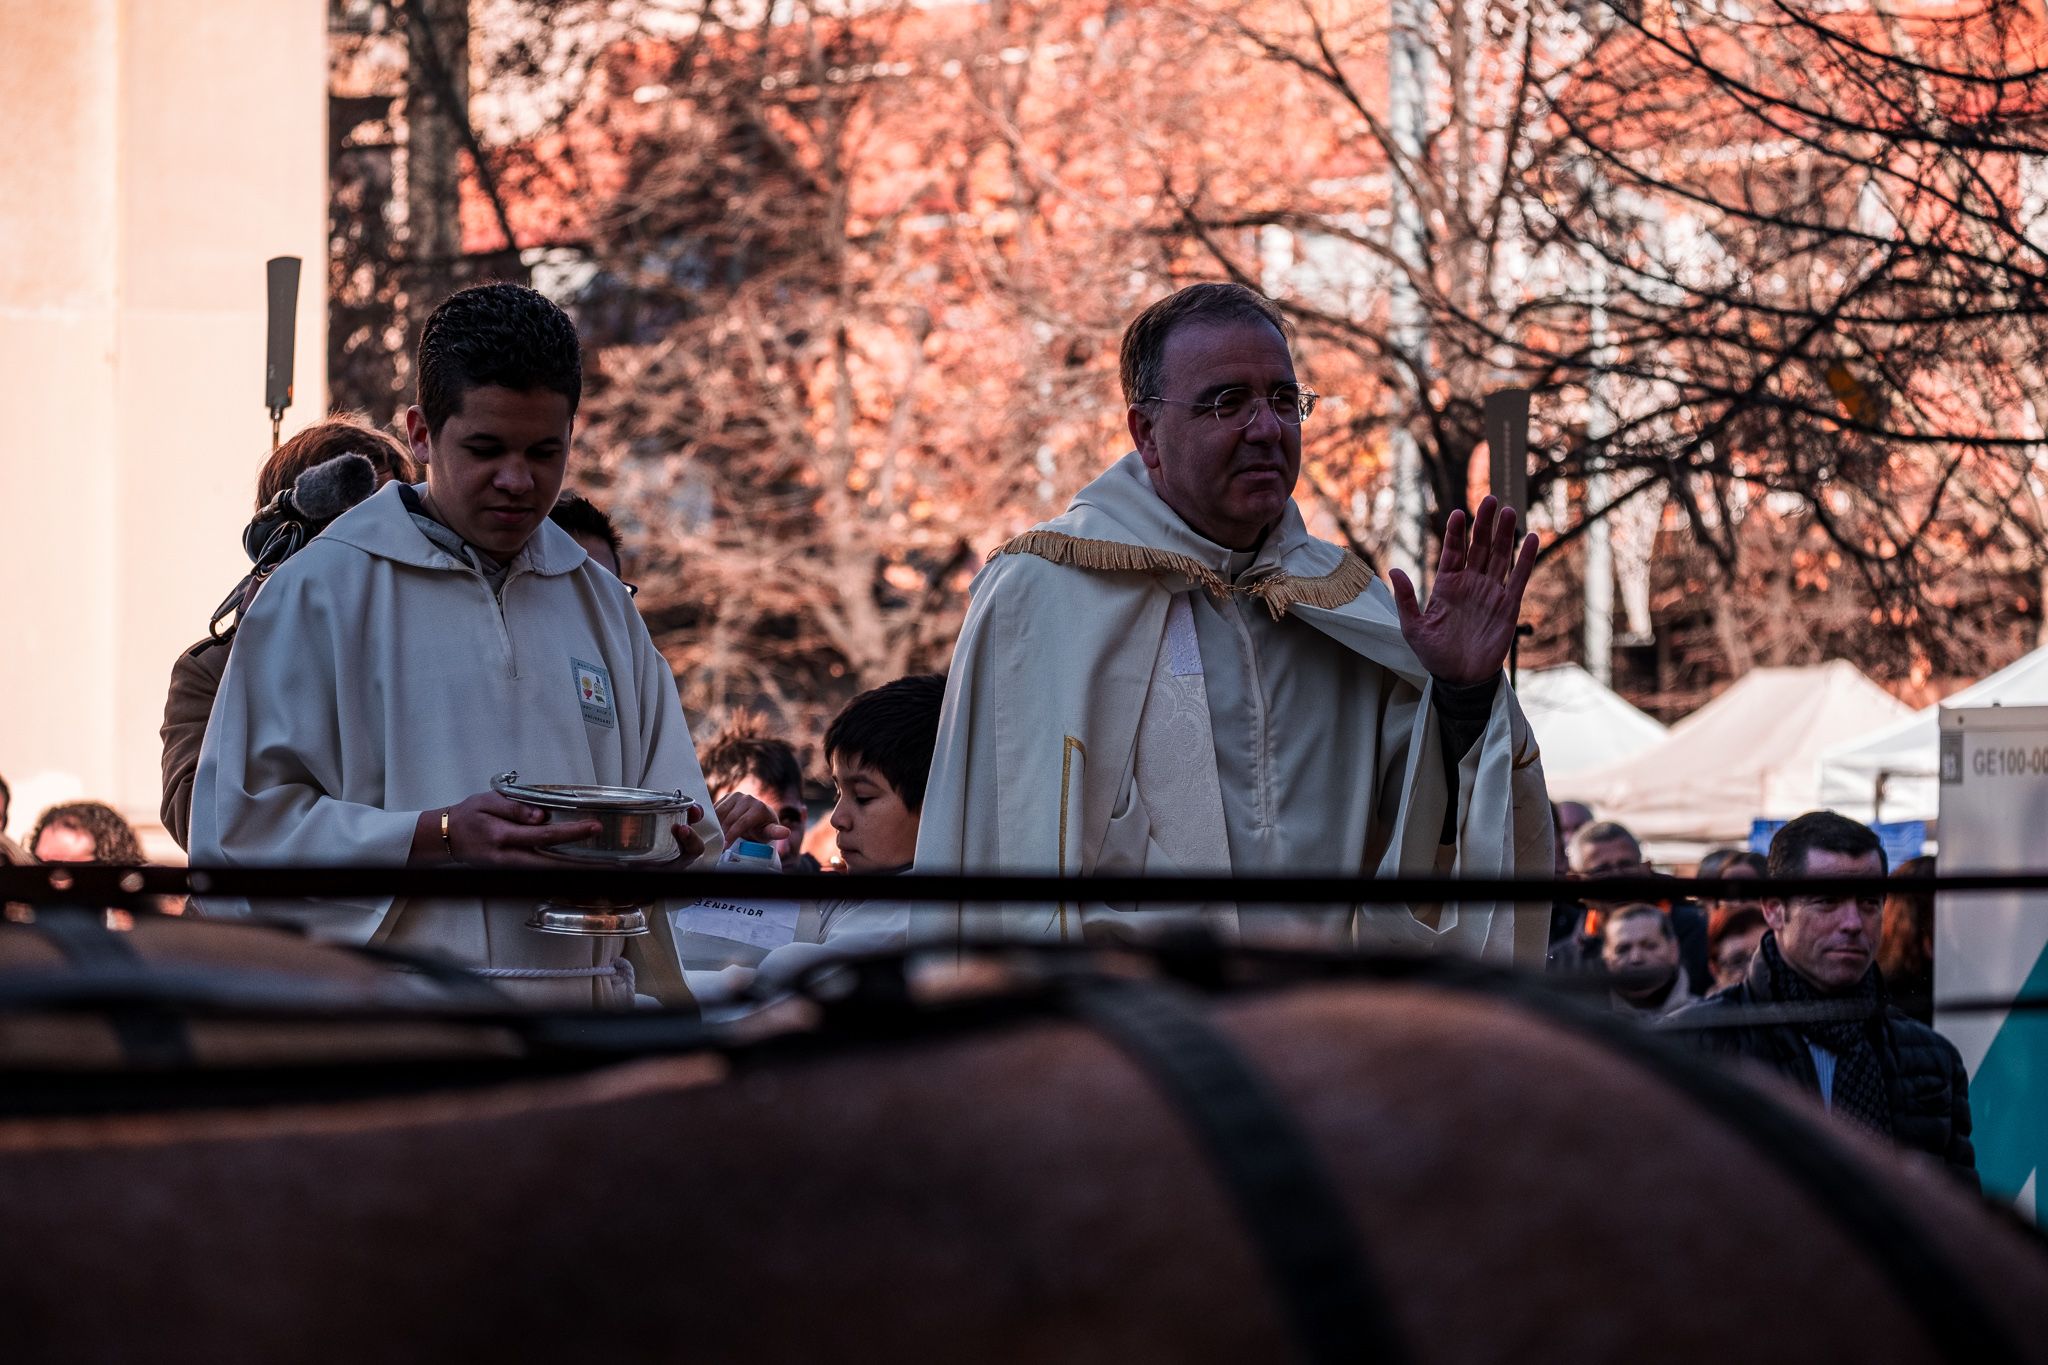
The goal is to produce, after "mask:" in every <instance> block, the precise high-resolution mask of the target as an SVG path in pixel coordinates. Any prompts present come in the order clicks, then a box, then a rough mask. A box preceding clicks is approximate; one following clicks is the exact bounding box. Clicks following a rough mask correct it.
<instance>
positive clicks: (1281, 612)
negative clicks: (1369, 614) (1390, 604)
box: [1243, 550, 1372, 621]
mask: <svg viewBox="0 0 2048 1365" xmlns="http://www.w3.org/2000/svg"><path fill="white" fill-rule="evenodd" d="M1371 585H1372V568H1371V566H1370V565H1368V564H1367V563H1366V562H1365V561H1364V560H1362V559H1360V558H1359V557H1358V556H1357V555H1355V554H1353V553H1351V551H1349V550H1346V551H1344V558H1343V559H1341V560H1339V561H1338V562H1337V567H1336V568H1334V569H1332V570H1330V571H1329V572H1328V573H1326V574H1324V575H1323V576H1322V577H1321V578H1296V577H1295V576H1294V575H1293V574H1284V573H1283V574H1276V575H1274V576H1273V577H1272V578H1267V579H1262V580H1261V581H1259V582H1257V583H1253V584H1251V585H1250V586H1249V587H1246V588H1245V589H1243V591H1245V592H1248V593H1250V594H1251V595H1252V596H1254V597H1256V598H1258V599H1259V600H1260V601H1261V602H1264V603H1265V604H1266V610H1267V611H1270V612H1272V613H1273V619H1274V620H1276V621H1277V620H1279V619H1280V618H1281V617H1283V616H1285V615H1286V614H1287V609H1288V608H1289V607H1297V606H1299V607H1321V608H1323V609H1324V610H1325V611H1335V610H1336V609H1337V608H1338V607H1341V606H1344V605H1345V604H1346V603H1348V602H1350V601H1352V600H1353V599H1354V598H1356V597H1357V596H1358V594H1360V593H1362V592H1364V591H1365V590H1366V589H1367V588H1368V587H1370V586H1371Z"/></svg>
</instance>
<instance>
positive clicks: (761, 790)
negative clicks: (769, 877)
mask: <svg viewBox="0 0 2048 1365" xmlns="http://www.w3.org/2000/svg"><path fill="white" fill-rule="evenodd" d="M761 729H762V727H761V721H760V719H759V718H758V717H756V716H753V715H750V714H748V713H746V712H741V713H740V714H738V715H736V716H734V717H733V718H732V720H731V721H730V722H728V723H727V724H726V726H725V728H724V729H722V730H720V731H719V732H718V733H717V734H716V735H714V736H713V737H712V739H711V742H710V743H709V744H707V745H705V746H704V780H705V781H706V782H709V783H710V784H711V795H712V797H713V798H714V799H716V798H718V797H722V796H725V795H727V794H728V793H731V792H743V793H745V794H746V795H748V796H751V797H753V798H754V799H755V800H757V801H759V802H760V803H761V804H762V805H764V806H766V807H768V809H769V810H772V811H774V812H775V819H776V822H777V823H778V824H780V825H782V826H783V828H785V829H787V830H788V831H789V833H788V834H787V835H786V836H784V837H783V838H781V839H777V840H776V841H775V854H776V857H778V858H779V859H781V861H782V870H783V871H785V872H816V871H818V870H819V869H818V861H817V859H815V858H813V857H811V856H810V855H809V854H807V853H805V852H804V851H803V843H804V827H805V826H806V825H807V824H808V823H809V821H810V814H809V812H808V811H807V810H806V809H805V806H804V766H803V762H802V760H801V759H799V758H798V757H797V754H796V750H795V749H794V748H792V747H791V746H790V744H789V742H788V741H787V740H781V739H776V738H774V737H772V736H770V735H765V734H763V733H762V732H761Z"/></svg>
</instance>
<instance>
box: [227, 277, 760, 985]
mask: <svg viewBox="0 0 2048 1365" xmlns="http://www.w3.org/2000/svg"><path fill="white" fill-rule="evenodd" d="M416 371H417V373H418V375H419V388H420V403H419V404H418V405H416V406H414V407H412V408H411V409H409V410H408V411H407V413H406V426H407V431H408V434H409V436H410V437H411V440H412V446H413V453H414V454H415V455H416V456H417V457H418V458H419V460H420V461H421V463H422V464H424V465H425V466H426V469H427V481H426V482H425V483H423V484H420V485H417V486H407V485H404V484H396V483H394V484H389V485H386V486H385V487H384V488H383V489H382V490H381V491H380V492H378V493H377V494H376V495H374V496H373V497H371V498H369V499H368V500H366V501H364V502H362V503H360V504H358V505H357V506H355V507H354V508H352V509H350V510H349V511H348V512H347V513H345V514H343V515H342V516H341V517H340V518H339V519H337V520H336V521H335V522H334V523H333V524H332V525H331V526H329V527H328V528H327V529H326V531H324V532H323V533H322V534H321V535H319V536H318V537H316V538H315V539H314V540H313V541H311V542H310V543H309V544H307V546H306V547H305V548H304V549H302V550H301V551H299V553H297V554H296V555H294V556H292V557H291V558H290V559H288V560H287V561H285V563H284V564H283V565H282V566H280V567H279V568H278V570H277V571H276V573H275V574H273V575H272V576H271V578H270V580H269V581H268V582H267V583H266V584H265V586H264V587H263V589H262V591H260V592H259V593H258V594H257V595H256V597H255V600H254V601H253V603H252V604H251V605H250V608H249V610H248V612H247V614H246V615H245V616H244V618H243V620H242V623H241V627H240V629H239V631H238V639H237V642H236V645H235V652H234V654H233V656H232V657H231V659H230V661H229V663H228V667H227V672H226V674H225V676H224V677H223V678H222V680H221V688H220V692H219V694H218V696H217V697H216V699H215V702H214V708H213V716H212V719H211V721H210V723H209V725H208V728H207V732H206V740H205V743H204V746H203V747H202V749H201V753H200V760H199V772H198V776H197V778H196V780H195V782H194V784H193V799H192V850H191V851H192V861H193V864H194V865H195V866H234V865H244V866H247V865H265V864H293V863H297V864H308V865H316V866H317V865H323V864H334V865H346V864H381V865H387V866H400V865H409V866H421V867H428V866H436V865H443V866H445V865H448V864H451V863H452V864H464V865H469V866H489V867H519V866H528V867H553V868H556V869H560V868H564V867H566V866H569V865H568V864H564V863H562V862H559V861H550V860H549V859H548V858H547V857H546V855H545V850H546V849H547V847H548V846H549V845H552V844H558V843H563V842H567V841H571V840H576V839H584V838H588V837H590V836H591V835H592V834H594V833H596V832H597V828H598V826H597V825H596V824H595V823H594V822H589V821H579V822H574V823H567V824H556V825H547V824H544V823H543V822H544V820H545V818H546V817H545V813H544V812H542V811H540V810H537V809H535V808H534V807H532V806H528V805H525V804H522V803H520V802H517V801H513V800H510V799H508V798H506V797H504V796H501V795H499V794H497V793H496V792H494V791H492V790H491V789H490V783H491V779H492V778H493V777H494V776H496V775H498V774H501V773H504V772H507V771H511V770H516V771H517V772H518V774H519V776H520V779H521V780H522V781H524V782H534V783H569V784H577V785H601V786H621V787H639V788H647V789H653V790H660V791H677V790H680V791H683V792H684V793H686V794H687V795H689V796H692V797H694V798H696V809H695V810H694V811H693V812H690V816H691V820H692V821H693V823H691V824H685V825H679V826H678V828H677V836H678V841H679V843H680V844H681V846H682V850H683V857H685V858H695V857H699V856H711V855H712V854H715V853H716V852H717V850H718V849H719V848H720V847H721V846H722V842H723V839H724V838H726V837H734V838H746V837H757V836H759V837H769V838H774V837H779V835H781V834H782V833H784V832H786V831H784V830H783V829H782V827H781V826H780V825H777V824H775V823H774V816H773V814H772V813H771V812H769V810H768V809H767V807H766V806H764V805H762V804H761V803H760V802H759V801H756V800H754V799H753V798H752V797H747V796H737V795H735V796H729V797H727V798H726V799H725V800H724V801H721V802H720V803H718V806H717V808H716V815H717V817H718V818H717V820H716V821H714V820H713V819H711V818H710V817H711V813H712V810H713V808H712V806H711V803H710V800H709V797H708V795H707V794H706V793H705V787H704V778H703V775H702V773H701V772H700V771H699V769H698V765H697V755H696V750H695V748H694V746H693V745H692V744H691V741H690V733H689V729H688V726H687V725H686V723H685V722H684V719H683V714H682V706H681V703H680V701H679V700H678V698H677V695H676V688H675V681H674V678H673V676H672V675H671V674H670V672H669V668H668V665H667V663H666V662H665V661H664V660H663V658H662V656H661V654H660V652H659V651H658V650H656V649H655V647H654V642H653V641H652V640H651V639H650V638H649V637H648V634H647V627H646V626H645V625H644V624H643V623H642V622H641V620H640V617H639V615H638V613H637V612H636V611H635V610H634V609H633V602H632V598H631V596H630V595H629V594H628V592H627V590H626V587H625V585H624V584H622V583H621V582H619V580H618V579H617V578H616V577H615V576H614V575H613V574H611V573H610V572H609V571H607V570H605V569H603V568H600V567H599V566H598V565H597V564H596V562H595V561H593V560H592V559H591V558H590V557H589V555H587V554H586V553H585V552H584V550H583V548H582V547H581V546H580V545H578V544H577V543H576V541H575V540H573V539H572V538H571V537H570V536H569V535H568V534H567V533H566V532H564V531H563V530H562V529H561V528H560V527H558V526H555V525H554V524H553V523H552V522H550V521H549V520H548V512H549V510H550V509H551V508H552V507H553V506H554V502H555V498H556V495H557V494H558V493H559V492H560V490H561V487H562V481H563V478H564V475H565V473H566V471H567V467H568V461H569V451H570V443H571V438H572V428H573V425H574V419H575V411H576V401H577V398H578V397H579V395H580V392H581V353H580V348H579V345H578V342H577V338H576V332H575V328H574V326H573V325H572V324H571V323H570V321H569V319H568V317H567V316H566V315H564V314H563V313H562V311H561V310H560V309H559V308H557V307H556V306H555V305H554V304H552V303H550V302H549V301H548V300H547V299H546V298H544V297H543V296H541V295H540V294H537V293H535V292H534V291H532V290H530V289H525V288H522V287H519V286H516V285H509V284H491V285H480V286H477V287H476V288H473V289H466V290H463V291H462V292H460V293H458V294H455V295H453V296H452V297H450V298H449V299H447V300H445V301H444V302H443V303H442V304H441V305H440V306H439V307H438V308H436V309H435V310H434V313H433V315H432V316H431V317H429V318H428V320H427V323H426V326H425V328H424V329H423V330H422V333H421V339H420V353H419V362H418V365H417V367H416ZM721 826H723V828H721ZM533 908H534V905H533V902H532V900H530V899H529V900H527V901H525V902H524V903H521V902H517V901H489V900H484V899H480V898H473V899H468V900H434V901H431V902H421V901H407V900H404V899H397V898H392V897H388V896H373V897H362V898H356V899H351V900H347V901H343V900H338V899H333V898H329V899H325V900H322V901H318V902H312V903H307V904H304V905H301V906H295V907H290V908H287V907H284V906H279V905H266V906H264V907H262V909H263V910H264V911H266V912H268V913H272V914H279V915H286V916H288V917H290V918H293V919H295V920H297V921H298V922H300V923H302V924H304V925H305V926H306V927H307V928H309V929H310V930H312V931H313V932H314V933H316V934H318V935H320V936H323V937H327V938H332V939H336V940H340V941H346V942H355V943H376V944H381V945H386V946H389V947H392V948H397V949H406V950H411V951H415V952H426V953H432V954H436V955H439V956H442V957H445V958H448V959H450V960H452V961H454V962H456V963H459V964H461V965H464V966H468V967H471V968H473V969H477V970H479V971H482V972H484V973H485V974H487V975H489V976H492V977H494V978H495V979H496V980H497V982H498V984H499V985H501V986H502V988H503V989H504V990H505V991H506V992H507V993H508V994H510V995H512V996H513V997H514V998H516V999H520V1000H523V1001H526V1002H529V1003H534V1004H545V1005H554V1006H564V1007H589V1006H593V1005H623V1004H626V1003H629V1002H630V1001H631V1000H632V999H633V997H634V995H635V994H636V993H638V994H646V995H651V996H653V997H655V998H657V999H659V1000H661V1001H662V1002H664V1003H667V1004H671V1005H686V1004H688V1003H689V1002H690V994H689V991H688V988H687V986H686V984H685V981H684V978H683V974H682V966H681V962H680V960H679V959H678V957H677V955H676V951H675V945H674V942H673V938H672V935H671V931H670V925H669V917H668V916H667V915H666V914H662V913H655V914H651V915H650V916H649V917H648V918H649V921H650V924H651V926H652V929H653V932H652V933H651V934H650V935H648V936H647V937H645V938H641V939H632V940H622V939H621V938H620V937H618V936H604V937H591V938H583V937H564V936H559V935H551V934H543V933H540V932H537V931H535V930H533V929H529V928H528V927H527V926H526V921H527V918H528V916H529V915H530V914H531V912H532V910H533ZM200 909H201V911H202V913H209V914H245V913H248V912H249V909H250V907H248V906H247V905H245V904H242V903H240V902H235V901H226V900H222V899H220V898H207V899H205V900H203V901H201V902H200Z"/></svg>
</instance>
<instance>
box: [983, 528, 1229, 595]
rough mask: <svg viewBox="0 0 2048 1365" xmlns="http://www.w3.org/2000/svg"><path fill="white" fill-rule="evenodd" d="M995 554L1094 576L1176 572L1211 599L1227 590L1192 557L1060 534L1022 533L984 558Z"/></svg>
mask: <svg viewBox="0 0 2048 1365" xmlns="http://www.w3.org/2000/svg"><path fill="white" fill-rule="evenodd" d="M997 555H1037V556H1038V557H1039V558H1040V559H1049V560H1051V561H1052V562H1053V563H1055V564H1071V565H1073V566H1074V567H1075V568H1077V569H1094V570H1095V571H1097V572H1098V573H1176V574H1179V575H1180V576H1181V577H1183V578H1191V579H1193V580H1194V581H1195V582H1197V583H1199V584H1201V586H1202V588H1203V590H1204V591H1205V592H1208V593H1209V594H1211V595H1212V596H1215V597H1222V596H1224V595H1225V594H1226V593H1228V592H1229V591H1230V585H1229V584H1228V583H1226V582H1224V581H1223V575H1222V574H1219V573H1217V572H1216V571H1215V570H1214V569H1212V568H1210V567H1209V566H1208V565H1207V564H1204V563H1203V562H1202V561H1201V560H1199V559H1195V558H1193V557H1192V556H1189V555H1182V554H1175V553H1173V552H1172V551H1171V550H1155V549H1153V548H1151V547H1150V546H1148V545H1125V544H1123V543H1121V542H1120V541H1114V540H1082V539H1081V538H1080V537H1079V536H1070V535H1067V534H1065V533H1064V532H1060V531H1026V532H1025V533H1024V534H1023V535H1021V536H1018V537H1017V538H1016V539H1015V540H1011V541H1005V542H1004V543H1003V544H1001V545H998V546H996V548H995V549H993V550H991V551H990V552H989V556H988V557H989V558H990V559H994V558H995V557H996V556H997Z"/></svg>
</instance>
